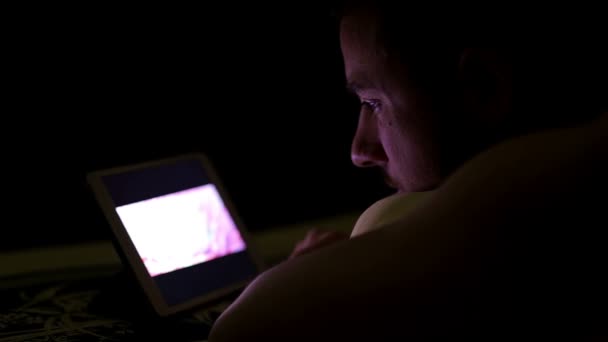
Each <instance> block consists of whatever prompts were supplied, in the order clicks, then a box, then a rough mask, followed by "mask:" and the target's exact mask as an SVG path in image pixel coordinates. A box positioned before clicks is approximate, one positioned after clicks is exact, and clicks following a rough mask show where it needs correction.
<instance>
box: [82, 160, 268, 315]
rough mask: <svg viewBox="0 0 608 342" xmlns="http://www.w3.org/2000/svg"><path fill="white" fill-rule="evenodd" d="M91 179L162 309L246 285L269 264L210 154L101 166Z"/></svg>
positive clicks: (129, 261)
mask: <svg viewBox="0 0 608 342" xmlns="http://www.w3.org/2000/svg"><path fill="white" fill-rule="evenodd" d="M87 181H88V184H89V185H90V188H91V189H92V192H93V194H94V197H95V199H96V201H97V203H98V204H99V206H100V208H101V210H102V212H103V213H104V215H105V218H106V219H107V222H108V224H109V226H110V227H111V230H112V234H113V237H114V242H115V245H116V248H117V249H118V254H119V255H120V256H121V258H122V260H123V262H124V263H125V266H127V267H129V268H130V269H131V270H132V273H133V274H134V275H135V278H136V279H137V282H138V283H139V285H140V286H141V289H142V290H143V292H144V294H145V297H146V298H147V300H148V301H149V303H150V305H151V306H152V307H153V308H154V311H155V312H156V314H158V315H160V316H169V315H172V314H175V313H179V312H182V311H185V310H187V309H191V308H194V307H197V306H200V305H203V304H205V303H206V302H211V301H215V300H218V299H220V298H222V297H223V296H225V295H227V294H230V293H234V292H235V291H239V290H240V289H242V288H244V287H245V286H246V285H247V284H248V283H249V282H250V281H251V280H252V279H253V278H255V277H256V276H257V275H258V274H259V273H260V272H261V271H262V270H263V268H264V265H263V263H262V260H261V258H260V257H259V255H258V253H257V252H256V251H255V247H254V246H253V243H252V241H251V238H250V236H249V234H248V232H247V230H246V229H245V226H244V224H243V222H242V221H241V219H240V217H239V215H238V213H237V210H236V208H235V206H234V204H233V202H232V201H231V200H230V197H229V195H228V193H227V192H226V189H225V188H224V186H223V184H222V182H221V180H220V177H219V175H218V174H217V172H216V170H215V169H214V167H213V165H212V164H211V162H210V160H209V159H208V158H207V157H206V156H205V155H204V154H187V155H179V156H175V157H171V158H164V159H160V160H154V161H148V162H144V163H138V164H133V165H123V166H120V167H115V168H110V169H105V170H98V171H94V172H90V173H89V174H88V175H87Z"/></svg>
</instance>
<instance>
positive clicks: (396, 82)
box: [340, 1, 559, 192]
mask: <svg viewBox="0 0 608 342" xmlns="http://www.w3.org/2000/svg"><path fill="white" fill-rule="evenodd" d="M358 5H360V6H352V7H346V11H344V12H343V14H342V16H341V20H340V44H341V49H342V54H343V58H344V67H345V75H346V80H347V85H348V87H349V88H350V89H351V90H352V92H353V93H355V94H356V96H357V98H358V99H359V101H360V103H361V110H360V114H359V123H358V127H357V131H356V133H355V136H354V139H353V142H352V150H351V157H352V160H353V162H354V163H355V164H356V165H357V166H361V167H379V168H381V169H382V170H383V171H384V173H385V175H386V178H387V182H388V183H389V185H391V186H393V187H395V188H397V189H398V190H400V191H401V192H417V191H426V190H430V189H434V188H435V187H437V186H438V185H439V184H440V183H441V181H442V180H443V179H444V178H445V177H446V176H447V175H449V174H450V173H451V172H453V171H454V169H455V168H457V167H459V166H460V165H461V164H462V163H463V162H464V161H466V159H468V158H470V157H471V156H473V155H474V154H476V153H478V152H479V151H481V150H483V149H484V148H486V147H488V146H489V145H491V144H493V143H495V142H498V141H500V140H502V139H504V138H506V137H509V136H513V135H515V134H521V133H524V132H527V131H530V130H533V129H534V128H536V127H538V126H544V125H547V122H546V120H545V119H546V118H545V117H543V116H542V115H536V116H535V118H536V119H533V118H531V117H527V118H525V116H526V115H529V112H528V111H526V110H525V109H524V108H525V107H528V108H534V106H531V102H529V99H527V98H526V96H525V95H526V93H523V92H522V94H514V90H515V89H517V88H516V86H515V83H516V82H522V80H520V79H516V78H514V77H513V75H514V72H513V71H514V70H513V69H514V66H515V65H516V63H515V59H516V57H515V56H514V53H513V50H512V49H507V48H500V49H498V48H458V47H444V46H433V47H416V46H413V45H414V44H410V43H409V39H408V36H407V35H408V33H407V29H406V28H405V26H402V25H403V24H402V23H403V22H404V21H406V18H405V15H404V13H403V12H399V10H398V9H397V8H396V7H395V8H391V7H390V6H391V5H390V4H389V2H386V4H383V3H382V2H373V4H372V2H371V1H370V2H369V4H368V3H366V2H365V1H359V2H358ZM438 44H439V43H438ZM521 70H523V69H521ZM521 70H517V71H518V72H519V71H521ZM539 70H540V69H539ZM523 83H525V82H523ZM520 88H522V89H523V88H525V87H520ZM538 94H540V92H539V93H538ZM520 95H523V96H520ZM515 96H520V97H519V98H516V97H515ZM540 102H541V103H542V101H540ZM524 103H525V105H524ZM549 107H550V106H544V107H543V108H544V109H545V110H549ZM537 109H540V108H537ZM558 116H559V115H556V117H555V119H556V120H555V122H558V121H559V120H558V119H557V117H558Z"/></svg>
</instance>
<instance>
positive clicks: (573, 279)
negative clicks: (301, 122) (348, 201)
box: [209, 2, 608, 342]
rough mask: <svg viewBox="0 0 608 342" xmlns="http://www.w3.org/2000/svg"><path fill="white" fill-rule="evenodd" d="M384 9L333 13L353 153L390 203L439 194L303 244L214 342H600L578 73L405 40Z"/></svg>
mask: <svg viewBox="0 0 608 342" xmlns="http://www.w3.org/2000/svg"><path fill="white" fill-rule="evenodd" d="M391 6H392V5H390V4H379V3H378V2H376V4H371V2H370V3H369V4H366V3H364V2H361V3H360V4H359V5H358V6H353V7H349V8H348V9H347V10H346V11H345V12H344V15H343V17H342V19H341V23H340V43H341V49H342V53H343V58H344V64H345V73H346V78H347V80H348V85H349V88H351V89H352V90H353V91H354V93H355V94H356V95H357V97H358V98H359V100H360V102H361V112H360V116H359V125H358V128H357V131H356V134H355V137H354V140H353V144H352V159H353V162H354V163H355V164H356V165H358V166H361V167H378V168H380V169H381V170H383V171H384V173H385V176H386V180H387V182H388V183H389V184H391V185H392V186H394V187H395V188H396V190H397V194H396V196H397V197H395V198H406V197H407V196H408V194H415V193H422V192H428V191H429V190H433V191H432V192H430V193H429V195H428V196H425V197H424V198H422V201H421V202H420V203H419V204H418V205H417V206H416V208H415V210H412V211H411V212H409V213H408V214H407V215H403V217H401V218H396V219H393V220H389V221H387V222H385V223H382V224H380V225H379V226H376V227H372V228H370V229H369V230H370V231H366V232H362V233H360V234H357V235H356V236H355V237H352V238H351V239H348V240H339V239H335V238H334V237H329V238H327V239H325V238H323V237H318V238H317V239H315V238H311V239H309V240H310V241H309V242H308V243H307V244H308V246H304V247H302V248H301V249H302V250H303V251H305V253H296V254H297V255H298V256H296V257H293V258H291V260H289V261H286V262H284V263H282V264H280V265H278V266H276V267H274V268H272V269H271V270H269V271H267V272H265V273H264V274H262V275H261V276H260V277H259V278H258V279H256V280H255V281H254V282H253V283H252V284H251V285H250V286H249V287H248V288H247V289H246V290H245V291H244V293H243V294H242V295H241V296H240V297H239V298H238V300H237V301H236V302H235V303H234V304H233V305H232V306H231V307H230V308H229V309H228V310H226V311H225V312H224V314H223V315H222V316H221V317H220V318H219V319H218V321H217V322H216V324H215V326H214V327H213V330H212V333H211V336H210V339H209V340H210V341H211V342H215V341H246V340H256V341H257V340H260V341H322V340H332V341H338V340H340V341H342V340H344V341H352V340H388V339H389V338H390V339H396V338H405V339H406V340H407V338H409V339H410V340H421V339H422V340H429V339H434V338H439V337H451V338H454V337H468V338H473V337H475V338H483V339H484V340H491V341H496V340H503V339H504V340H513V339H521V337H522V336H524V335H525V336H526V337H532V336H534V337H536V338H537V339H538V338H541V339H543V340H546V339H551V337H555V336H560V337H565V336H568V337H576V339H577V340H593V339H594V338H599V337H601V336H606V334H607V333H608V330H607V329H606V318H607V317H606V314H605V312H606V311H605V305H607V304H608V300H607V298H606V294H605V293H604V292H605V288H608V287H607V286H608V284H607V283H606V281H605V280H604V279H605V278H606V277H605V276H606V274H605V273H606V271H605V268H606V267H605V262H606V261H607V260H608V259H607V258H606V256H607V254H606V248H605V245H606V243H607V242H608V240H606V233H605V229H606V227H607V226H608V225H607V224H606V218H605V214H603V210H604V208H603V207H604V206H605V204H603V203H605V200H601V199H599V200H596V199H595V196H597V195H600V196H605V195H604V193H605V191H606V190H608V189H607V187H606V180H605V178H606V177H605V175H606V174H608V170H607V165H608V163H607V155H608V153H607V151H608V138H607V136H608V134H606V132H608V114H603V113H604V112H605V111H606V106H605V105H606V102H605V101H606V96H605V93H603V94H602V93H601V92H598V89H599V88H598V87H594V86H589V87H587V88H586V89H585V91H580V90H581V89H582V88H585V86H588V85H590V84H591V82H592V81H593V80H592V79H591V78H590V77H588V78H582V77H581V78H580V79H578V78H577V75H579V74H584V73H585V71H584V70H583V69H582V68H584V67H585V65H579V66H578V67H579V68H581V69H580V72H572V73H571V74H569V73H570V70H574V69H569V68H567V67H566V65H561V66H560V65H559V64H557V65H555V66H556V67H559V69H552V68H550V67H549V66H547V65H549V64H547V63H550V62H551V61H550V60H548V59H545V58H546V57H552V56H555V57H559V55H557V54H555V52H557V50H556V51H551V52H550V53H545V52H543V51H531V50H530V51H524V50H519V51H518V50H516V49H497V48H453V47H450V48H444V47H432V48H428V47H426V48H418V47H412V46H409V45H408V44H407V43H408V39H407V37H406V34H407V32H400V31H399V29H398V27H399V23H401V22H403V17H399V15H402V14H403V13H402V12H399V10H398V9H397V8H392V7H391ZM566 50H568V49H564V51H563V52H565V53H570V54H571V56H576V55H581V56H586V57H593V56H592V55H585V54H584V53H583V52H581V51H576V53H572V52H573V51H566ZM547 51H549V50H547ZM598 60H599V59H598ZM536 62H539V63H536ZM560 62H570V63H571V62H572V61H571V60H570V59H568V58H560ZM587 62H588V64H587V65H586V66H590V65H592V63H591V60H588V61H587ZM598 65H599V64H598ZM530 71H534V73H531V72H530ZM558 71H559V74H558ZM594 72H597V70H595V71H594ZM593 75H595V74H593ZM597 75H599V74H597ZM600 80H601V79H600ZM574 81H584V82H586V83H576V84H574V85H573V84H572V83H571V82H574ZM535 82H536V83H535ZM594 91H595V92H598V93H597V94H595V96H594V94H591V92H594ZM577 92H578V93H577ZM599 198H602V197H599ZM602 216H604V217H602ZM336 240H339V241H336ZM315 241H316V242H315ZM317 242H318V243H319V246H322V248H318V249H315V248H314V247H315V246H316V243H317ZM329 242H331V243H329ZM296 252H297V251H296ZM598 310H600V311H598Z"/></svg>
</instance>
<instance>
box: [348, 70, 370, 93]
mask: <svg viewBox="0 0 608 342" xmlns="http://www.w3.org/2000/svg"><path fill="white" fill-rule="evenodd" d="M369 88H371V84H370V82H368V81H367V78H365V77H363V75H361V74H359V73H353V74H352V75H351V76H350V77H349V80H348V81H347V82H346V89H347V90H348V91H350V92H351V93H355V94H356V93H357V92H360V91H362V90H366V89H369Z"/></svg>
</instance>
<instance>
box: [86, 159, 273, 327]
mask: <svg viewBox="0 0 608 342" xmlns="http://www.w3.org/2000/svg"><path fill="white" fill-rule="evenodd" d="M181 160H197V161H199V162H200V164H201V167H202V168H203V170H204V171H205V173H206V174H207V176H208V177H209V180H210V182H212V183H213V184H214V185H215V186H216V188H217V190H218V192H219V193H220V196H221V197H222V200H223V201H224V204H225V206H226V207H227V209H228V211H229V212H230V214H231V215H232V218H233V219H234V222H235V224H236V226H237V228H238V229H239V232H240V233H241V235H242V237H243V239H244V241H245V244H246V246H247V251H248V253H249V255H250V257H251V259H252V261H253V262H254V264H255V266H256V268H257V273H258V274H259V273H261V272H262V271H263V270H264V268H265V265H264V263H263V261H262V258H261V257H260V254H259V253H258V252H257V249H256V247H255V246H254V243H253V240H252V238H251V236H250V234H249V232H248V231H247V229H246V228H245V225H244V223H243V221H242V220H241V217H240V215H238V213H237V210H236V207H235V205H234V203H233V201H232V200H231V199H230V196H229V195H228V193H227V191H226V188H225V187H224V185H223V183H222V181H221V180H220V178H219V176H218V173H217V172H216V170H215V168H214V166H213V165H212V163H211V162H210V160H209V158H208V157H207V156H206V155H205V154H203V153H192V154H182V155H178V156H174V157H168V158H163V159H158V160H153V161H147V162H142V163H135V164H130V165H125V166H120V167H115V168H109V169H105V170H98V171H93V172H90V173H88V174H87V177H86V178H87V182H88V184H89V186H90V188H91V190H92V193H93V195H94V197H95V199H96V201H97V203H98V205H99V206H100V208H101V210H102V211H103V214H104V216H105V218H106V219H107V221H108V224H109V225H110V228H111V229H112V232H113V236H114V238H115V242H116V243H117V244H118V246H117V248H120V249H121V250H120V251H119V252H122V253H121V256H122V257H123V259H126V260H124V261H125V262H127V263H128V265H125V266H129V267H130V268H131V270H132V271H133V273H134V275H135V277H136V278H137V280H138V282H139V285H140V286H141V287H142V290H143V292H144V293H145V295H146V297H147V298H148V300H149V302H150V304H151V306H152V307H153V308H154V310H155V311H156V313H157V314H158V315H160V316H163V317H164V316H169V315H172V314H175V313H178V312H182V311H184V310H188V309H191V308H193V307H196V306H200V305H203V304H205V303H209V302H212V301H215V300H218V299H221V298H222V297H224V296H226V295H228V294H230V293H233V292H235V291H238V290H240V289H243V288H244V287H245V286H246V285H247V284H248V283H249V281H250V280H251V279H249V280H247V281H243V282H238V283H234V284H230V285H229V286H226V287H225V288H222V289H219V290H216V291H213V292H211V293H207V294H204V295H201V296H198V297H195V298H192V299H190V300H189V301H187V302H183V303H180V304H177V305H174V306H169V305H168V304H167V303H166V302H165V301H164V300H163V298H162V295H161V292H160V289H159V288H158V286H157V285H156V284H155V282H154V279H153V278H152V277H151V276H150V275H149V273H148V271H147V269H146V267H145V265H144V263H143V261H142V260H141V258H140V257H139V253H138V252H137V250H136V248H135V245H134V244H133V242H132V240H131V239H130V238H129V235H128V234H127V231H126V229H125V227H124V225H123V224H122V222H121V220H120V217H119V216H118V213H117V212H116V209H115V208H116V207H115V204H114V202H113V201H112V198H111V196H110V194H109V192H108V189H107V188H106V186H105V185H104V183H103V182H102V178H103V177H105V176H109V175H117V174H121V173H124V172H130V171H135V170H138V169H145V168H149V167H155V166H161V165H168V164H172V163H175V162H178V161H181Z"/></svg>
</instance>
